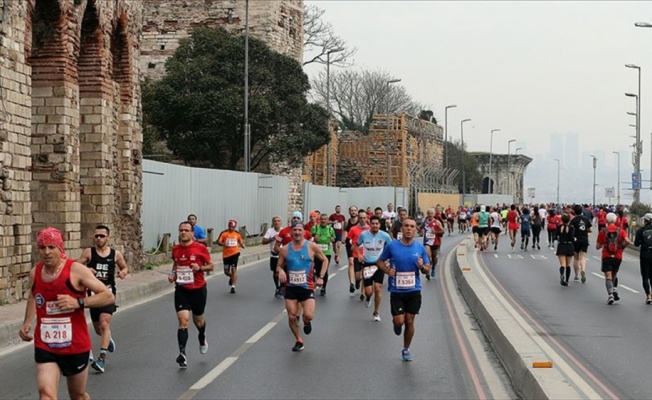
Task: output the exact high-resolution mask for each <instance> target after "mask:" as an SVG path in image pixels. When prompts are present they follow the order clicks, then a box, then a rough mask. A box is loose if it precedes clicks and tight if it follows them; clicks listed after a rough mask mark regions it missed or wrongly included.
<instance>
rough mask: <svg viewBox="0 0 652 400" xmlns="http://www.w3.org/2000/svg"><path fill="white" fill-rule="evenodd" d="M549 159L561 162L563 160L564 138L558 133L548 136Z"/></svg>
mask: <svg viewBox="0 0 652 400" xmlns="http://www.w3.org/2000/svg"><path fill="white" fill-rule="evenodd" d="M548 154H550V159H553V160H554V159H555V158H559V159H560V160H561V161H562V162H565V160H564V136H563V135H562V134H560V133H552V134H550V150H549V151H548Z"/></svg>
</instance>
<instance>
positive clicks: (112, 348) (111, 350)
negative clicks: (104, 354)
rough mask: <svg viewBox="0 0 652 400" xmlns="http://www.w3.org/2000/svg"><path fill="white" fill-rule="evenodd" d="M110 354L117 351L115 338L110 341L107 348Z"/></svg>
mask: <svg viewBox="0 0 652 400" xmlns="http://www.w3.org/2000/svg"><path fill="white" fill-rule="evenodd" d="M106 349H107V350H108V351H109V353H113V352H114V351H115V340H113V338H111V339H109V347H107V348H106Z"/></svg>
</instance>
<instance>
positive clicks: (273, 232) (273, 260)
mask: <svg viewBox="0 0 652 400" xmlns="http://www.w3.org/2000/svg"><path fill="white" fill-rule="evenodd" d="M280 232H281V217H279V216H276V217H274V218H272V227H271V228H269V229H268V230H267V232H265V236H263V244H269V253H270V256H269V269H270V270H271V271H272V278H273V279H274V287H275V288H276V290H275V292H274V297H282V296H283V293H282V291H281V285H279V282H278V275H277V274H276V264H277V263H278V251H276V250H274V245H275V244H276V238H277V237H278V235H279V233H280Z"/></svg>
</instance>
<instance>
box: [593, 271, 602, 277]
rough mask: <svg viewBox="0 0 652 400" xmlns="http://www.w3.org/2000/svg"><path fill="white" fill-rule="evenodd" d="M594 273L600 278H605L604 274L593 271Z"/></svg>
mask: <svg viewBox="0 0 652 400" xmlns="http://www.w3.org/2000/svg"><path fill="white" fill-rule="evenodd" d="M591 273H592V274H593V275H595V276H597V277H598V278H604V275H600V274H598V273H597V272H591Z"/></svg>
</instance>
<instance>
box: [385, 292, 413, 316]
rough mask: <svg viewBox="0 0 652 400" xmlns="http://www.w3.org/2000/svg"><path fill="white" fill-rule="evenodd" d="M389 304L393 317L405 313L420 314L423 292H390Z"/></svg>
mask: <svg viewBox="0 0 652 400" xmlns="http://www.w3.org/2000/svg"><path fill="white" fill-rule="evenodd" d="M389 304H390V308H391V311H392V316H393V317H395V316H397V315H403V314H413V315H416V314H419V310H420V309H421V292H420V291H416V292H407V293H390V295H389Z"/></svg>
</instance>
